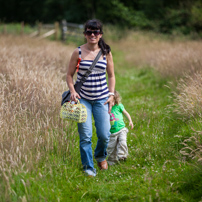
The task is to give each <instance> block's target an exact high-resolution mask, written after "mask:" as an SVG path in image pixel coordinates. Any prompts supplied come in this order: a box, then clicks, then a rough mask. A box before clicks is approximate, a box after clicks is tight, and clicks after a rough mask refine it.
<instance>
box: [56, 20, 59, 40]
mask: <svg viewBox="0 0 202 202" xmlns="http://www.w3.org/2000/svg"><path fill="white" fill-rule="evenodd" d="M58 33H59V23H58V22H55V40H56V41H57V40H58Z"/></svg>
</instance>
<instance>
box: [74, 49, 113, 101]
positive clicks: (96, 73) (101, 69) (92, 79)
mask: <svg viewBox="0 0 202 202" xmlns="http://www.w3.org/2000/svg"><path fill="white" fill-rule="evenodd" d="M78 49H79V58H81V48H80V47H78ZM92 63H93V60H82V59H81V62H80V64H79V70H78V72H77V80H76V83H77V82H79V81H80V79H81V78H82V76H83V75H84V74H85V73H86V71H87V70H88V69H89V68H90V66H91V64H92ZM106 67H107V60H106V56H104V57H103V59H102V60H98V62H97V63H96V65H95V67H94V68H93V71H92V72H91V74H90V75H89V76H88V78H87V80H86V81H85V82H84V83H83V85H82V87H81V90H80V93H79V95H80V96H81V97H82V98H85V99H87V100H99V99H103V98H106V97H108V93H109V90H108V86H107V80H106Z"/></svg>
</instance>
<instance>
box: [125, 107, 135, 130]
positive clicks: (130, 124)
mask: <svg viewBox="0 0 202 202" xmlns="http://www.w3.org/2000/svg"><path fill="white" fill-rule="evenodd" d="M123 114H124V115H125V116H126V117H127V119H128V120H129V126H131V129H133V122H132V119H131V117H130V114H129V113H128V112H127V111H126V110H125V109H124V110H123Z"/></svg>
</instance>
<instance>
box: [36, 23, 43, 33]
mask: <svg viewBox="0 0 202 202" xmlns="http://www.w3.org/2000/svg"><path fill="white" fill-rule="evenodd" d="M41 27H42V23H41V22H39V23H38V34H37V36H40V35H41Z"/></svg>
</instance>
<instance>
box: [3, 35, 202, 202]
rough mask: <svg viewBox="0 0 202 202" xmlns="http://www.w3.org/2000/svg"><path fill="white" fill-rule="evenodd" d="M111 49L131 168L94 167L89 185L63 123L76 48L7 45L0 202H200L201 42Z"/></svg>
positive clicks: (33, 42) (71, 128)
mask: <svg viewBox="0 0 202 202" xmlns="http://www.w3.org/2000/svg"><path fill="white" fill-rule="evenodd" d="M109 44H110V45H111V48H112V53H113V57H114V63H115V73H116V89H117V90H118V91H119V92H120V94H121V95H122V103H123V104H124V106H125V108H126V110H127V111H128V112H129V113H130V115H131V117H132V119H133V122H134V129H133V130H131V129H130V130H129V133H128V140H127V141H128V147H129V157H128V159H127V161H126V162H123V163H120V164H117V165H115V166H110V167H109V169H108V170H107V171H104V172H103V171H99V170H98V168H97V165H96V162H95V167H96V169H97V176H96V177H95V178H89V177H86V176H84V174H83V173H82V165H81V160H80V153H79V138H78V132H77V126H76V124H75V123H72V122H67V121H62V120H60V118H59V110H60V101H61V94H62V92H63V91H64V90H65V89H66V88H67V87H66V83H65V73H66V70H67V64H68V61H69V58H70V55H71V53H72V51H73V50H74V48H75V47H76V46H73V45H69V46H67V45H62V44H61V43H56V42H52V41H51V42H50V41H43V40H42V41H38V40H37V39H29V38H26V37H23V38H21V37H14V36H1V37H0V46H1V49H0V86H1V88H0V201H2V202H11V201H12V202H18V201H22V202H26V201H30V202H32V201H33V202H35V201H40V202H42V201H48V202H49V201H54V202H55V201H61V202H66V201H76V202H77V201H86V202H91V201H92V202H95V201H97V202H98V201H105V202H108V201H109V202H110V201H140V202H142V201H148V202H152V201H172V202H175V201H176V202H177V201H179V202H180V201H186V202H196V201H197V202H198V201H202V170H201V160H202V149H201V148H202V138H201V135H202V129H201V128H202V127H201V126H202V122H201V118H202V116H201V112H202V108H201V106H202V102H201V100H202V91H201V88H200V87H201V85H202V80H201V71H200V70H201V58H202V57H201V52H200V50H201V46H202V43H201V42H200V41H198V42H197V46H196V41H188V40H170V39H162V38H159V37H154V35H147V34H145V35H143V34H141V33H130V34H128V35H127V36H126V37H124V38H122V39H119V40H118V41H117V40H116V41H113V40H109ZM180 53H181V54H180ZM182 55H183V59H182ZM186 61H188V62H186ZM125 121H126V125H127V124H128V123H127V120H125ZM95 144H96V133H95V128H93V149H94V148H95Z"/></svg>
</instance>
